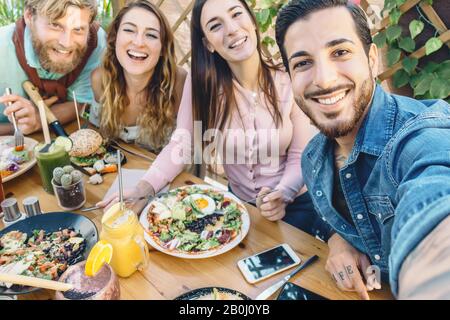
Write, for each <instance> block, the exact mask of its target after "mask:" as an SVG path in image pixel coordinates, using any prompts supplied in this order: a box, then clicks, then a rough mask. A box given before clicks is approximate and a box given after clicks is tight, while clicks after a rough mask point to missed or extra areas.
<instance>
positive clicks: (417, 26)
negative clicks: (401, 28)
mask: <svg viewBox="0 0 450 320" xmlns="http://www.w3.org/2000/svg"><path fill="white" fill-rule="evenodd" d="M424 27H425V25H424V24H423V22H422V21H419V20H413V21H411V22H410V23H409V33H411V38H413V39H414V38H415V37H417V35H419V34H420V33H421V32H422V31H423V28H424Z"/></svg>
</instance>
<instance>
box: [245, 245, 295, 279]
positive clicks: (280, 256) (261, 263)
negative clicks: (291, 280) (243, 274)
mask: <svg viewBox="0 0 450 320" xmlns="http://www.w3.org/2000/svg"><path fill="white" fill-rule="evenodd" d="M294 263H295V261H294V260H293V259H292V258H291V256H290V255H289V254H288V253H287V252H286V250H285V249H284V248H283V247H282V246H278V247H276V248H273V249H270V250H268V251H266V252H262V253H260V254H257V255H255V256H251V257H249V258H247V259H244V264H245V265H246V266H247V268H248V270H249V271H250V273H251V274H252V275H253V277H254V278H255V279H259V278H262V277H265V276H267V275H270V274H272V273H274V272H275V271H278V270H280V269H283V268H286V267H288V266H290V265H293V264H294Z"/></svg>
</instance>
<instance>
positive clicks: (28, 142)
mask: <svg viewBox="0 0 450 320" xmlns="http://www.w3.org/2000/svg"><path fill="white" fill-rule="evenodd" d="M6 139H14V137H13V136H2V137H0V141H3V140H6ZM37 144H38V142H37V141H36V140H34V139H31V138H28V137H25V149H26V150H28V151H30V161H27V162H25V163H22V164H20V165H19V166H20V169H19V170H18V171H16V172H14V173H13V174H11V175H9V176H7V177H5V178H2V182H7V181H10V180H12V179H14V178H16V177H18V176H20V175H21V174H24V173H25V172H27V171H28V170H30V169H31V168H32V167H33V166H34V165H35V164H36V157H35V156H34V147H35V146H36V145H37Z"/></svg>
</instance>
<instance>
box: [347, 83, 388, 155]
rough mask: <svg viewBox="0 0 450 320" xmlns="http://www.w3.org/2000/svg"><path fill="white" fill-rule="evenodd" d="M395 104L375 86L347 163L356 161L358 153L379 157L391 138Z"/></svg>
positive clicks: (381, 89) (379, 87)
mask: <svg viewBox="0 0 450 320" xmlns="http://www.w3.org/2000/svg"><path fill="white" fill-rule="evenodd" d="M395 113H396V108H395V102H394V100H393V98H392V97H391V96H390V95H389V94H388V93H386V92H385V91H384V90H383V88H382V87H381V86H380V85H378V84H377V85H376V86H375V92H374V94H373V98H372V103H371V105H370V109H369V112H368V113H367V115H366V117H365V119H364V121H363V123H362V125H361V127H360V128H359V130H358V134H357V136H356V139H355V144H354V145H353V148H352V152H351V154H350V156H349V158H348V161H347V163H352V162H354V161H356V158H357V157H358V155H359V153H360V152H364V153H367V154H370V155H373V156H376V157H379V156H380V155H381V154H382V152H383V150H384V148H385V146H386V144H387V143H388V141H389V140H390V139H391V138H392V135H393V131H394V124H395Z"/></svg>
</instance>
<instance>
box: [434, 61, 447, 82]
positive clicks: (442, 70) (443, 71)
mask: <svg viewBox="0 0 450 320" xmlns="http://www.w3.org/2000/svg"><path fill="white" fill-rule="evenodd" d="M436 73H437V75H438V77H439V78H441V79H450V60H447V61H445V62H443V63H441V64H440V65H439V68H438V69H437V72H436Z"/></svg>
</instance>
